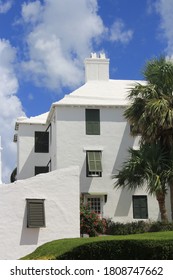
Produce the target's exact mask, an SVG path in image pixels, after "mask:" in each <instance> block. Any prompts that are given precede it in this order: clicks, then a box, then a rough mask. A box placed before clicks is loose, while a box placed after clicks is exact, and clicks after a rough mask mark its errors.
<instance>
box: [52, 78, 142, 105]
mask: <svg viewBox="0 0 173 280" xmlns="http://www.w3.org/2000/svg"><path fill="white" fill-rule="evenodd" d="M136 83H141V84H145V82H144V81H135V80H134V81H132V80H108V81H89V82H87V83H86V84H84V85H83V86H81V87H80V88H78V89H77V90H75V91H73V92H72V93H71V94H69V95H65V97H64V98H63V99H61V100H60V101H58V102H55V103H53V105H54V106H56V105H57V106H58V105H72V106H75V105H76V106H85V105H86V106H87V105H89V106H92V105H93V106H127V105H128V104H129V100H128V99H127V95H128V93H129V90H130V89H131V88H133V87H134V85H135V84H136Z"/></svg>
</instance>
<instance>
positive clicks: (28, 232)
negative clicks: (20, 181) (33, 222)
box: [20, 206, 40, 245]
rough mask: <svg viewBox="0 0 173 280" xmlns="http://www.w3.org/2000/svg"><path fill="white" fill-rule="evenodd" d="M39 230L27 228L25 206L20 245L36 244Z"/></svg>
mask: <svg viewBox="0 0 173 280" xmlns="http://www.w3.org/2000/svg"><path fill="white" fill-rule="evenodd" d="M39 231H40V228H27V207H26V206H25V211H24V217H23V225H22V232H21V238H20V245H36V244H38V238H39Z"/></svg>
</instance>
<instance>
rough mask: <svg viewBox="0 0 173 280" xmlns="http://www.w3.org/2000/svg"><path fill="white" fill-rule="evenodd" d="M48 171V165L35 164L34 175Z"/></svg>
mask: <svg viewBox="0 0 173 280" xmlns="http://www.w3.org/2000/svg"><path fill="white" fill-rule="evenodd" d="M47 172H49V166H35V175H38V174H40V173H47Z"/></svg>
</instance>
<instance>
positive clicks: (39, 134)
mask: <svg viewBox="0 0 173 280" xmlns="http://www.w3.org/2000/svg"><path fill="white" fill-rule="evenodd" d="M48 152H49V132H48V131H35V153H48Z"/></svg>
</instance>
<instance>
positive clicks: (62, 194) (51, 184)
mask: <svg viewBox="0 0 173 280" xmlns="http://www.w3.org/2000/svg"><path fill="white" fill-rule="evenodd" d="M79 197H80V193H79V169H78V167H69V168H65V169H61V170H56V171H53V172H50V173H46V174H40V175H37V176H35V177H32V178H29V179H26V180H20V181H17V182H15V183H13V184H8V185H0V240H1V242H0V259H1V260H2V259H3V260H5V259H19V258H21V257H23V256H25V255H26V254H28V253H30V252H32V251H34V250H35V249H36V248H37V247H38V246H40V245H41V244H43V243H45V242H49V241H52V240H55V239H62V238H71V237H72V238H73V237H79V236H80V222H79V221H80V218H79V213H80V211H79V204H80V203H79ZM26 199H45V219H46V227H44V228H27V208H26Z"/></svg>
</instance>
